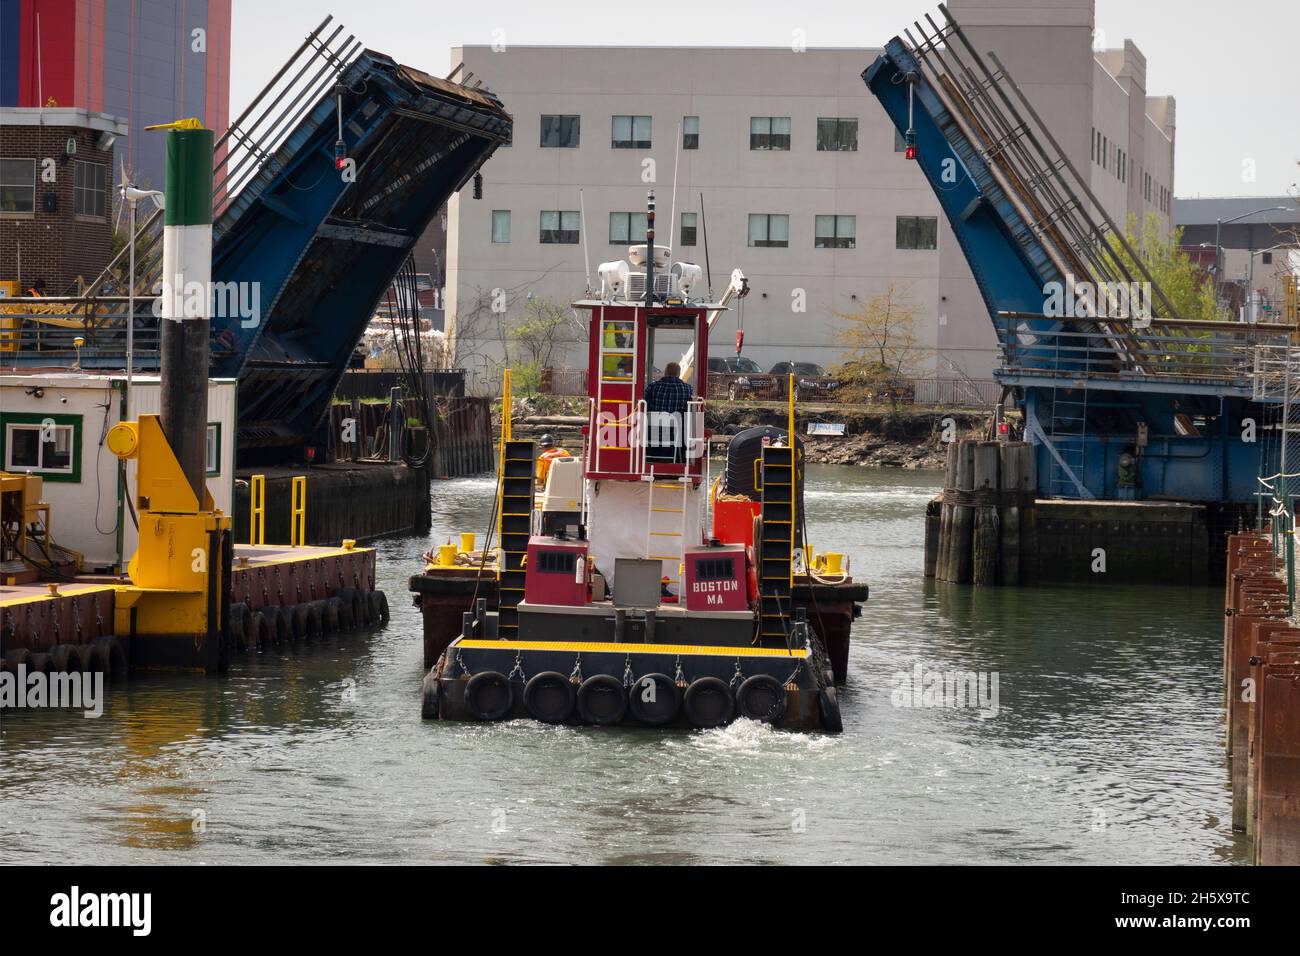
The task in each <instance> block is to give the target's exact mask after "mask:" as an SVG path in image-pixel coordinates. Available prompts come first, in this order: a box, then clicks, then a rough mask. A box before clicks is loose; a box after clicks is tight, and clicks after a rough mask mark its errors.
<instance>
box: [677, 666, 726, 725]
mask: <svg viewBox="0 0 1300 956" xmlns="http://www.w3.org/2000/svg"><path fill="white" fill-rule="evenodd" d="M682 706H683V707H684V708H685V710H686V719H687V720H689V721H690V722H691V724H692V725H694V726H696V727H699V728H701V729H704V730H708V729H711V728H713V727H722V726H723V725H725V724H727V723H728V722H729V721H730V720H731V717H732V715H733V714H734V713H735V709H736V706H735V701H733V700H732V698H731V688H730V687H728V686H727V683H726V681H723V680H719V679H718V678H716V677H697V678H696V679H695V680H693V681H691V683H690V686H689V687H687V688H686V696H685V697H684V698H683V699H682Z"/></svg>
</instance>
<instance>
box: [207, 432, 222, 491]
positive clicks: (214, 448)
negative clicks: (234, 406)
mask: <svg viewBox="0 0 1300 956" xmlns="http://www.w3.org/2000/svg"><path fill="white" fill-rule="evenodd" d="M203 460H204V465H203V470H204V471H206V472H207V473H208V477H209V478H211V477H213V476H214V475H219V474H221V422H208V431H207V435H206V445H205V452H204V459H203Z"/></svg>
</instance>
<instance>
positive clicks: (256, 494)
mask: <svg viewBox="0 0 1300 956" xmlns="http://www.w3.org/2000/svg"><path fill="white" fill-rule="evenodd" d="M248 543H249V544H266V475H253V477H252V479H251V481H250V483H249V486H248Z"/></svg>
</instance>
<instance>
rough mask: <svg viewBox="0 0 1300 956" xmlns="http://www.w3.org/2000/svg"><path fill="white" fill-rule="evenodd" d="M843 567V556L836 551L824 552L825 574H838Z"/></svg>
mask: <svg viewBox="0 0 1300 956" xmlns="http://www.w3.org/2000/svg"><path fill="white" fill-rule="evenodd" d="M843 566H844V555H842V554H840V553H839V552H838V551H827V552H826V573H827V574H840V573H842V569H843Z"/></svg>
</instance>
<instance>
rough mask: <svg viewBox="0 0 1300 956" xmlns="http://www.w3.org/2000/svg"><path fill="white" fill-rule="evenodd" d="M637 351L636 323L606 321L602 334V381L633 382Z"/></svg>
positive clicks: (620, 320) (602, 326) (602, 327)
mask: <svg viewBox="0 0 1300 956" xmlns="http://www.w3.org/2000/svg"><path fill="white" fill-rule="evenodd" d="M635 350H636V323H635V322H629V321H627V320H626V319H606V320H605V321H604V322H603V323H602V325H601V333H600V378H601V381H603V382H630V381H632V371H633V364H634V360H635V358H636V352H635Z"/></svg>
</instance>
